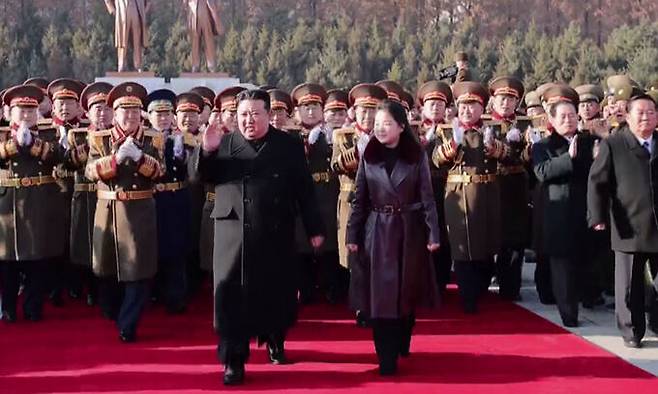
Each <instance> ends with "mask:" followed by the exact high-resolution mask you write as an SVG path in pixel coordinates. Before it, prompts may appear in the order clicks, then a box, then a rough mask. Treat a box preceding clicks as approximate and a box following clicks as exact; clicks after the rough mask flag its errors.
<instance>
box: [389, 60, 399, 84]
mask: <svg viewBox="0 0 658 394" xmlns="http://www.w3.org/2000/svg"><path fill="white" fill-rule="evenodd" d="M402 78H403V69H402V65H401V64H400V61H398V59H395V61H393V64H392V65H391V68H390V69H389V70H388V72H387V73H386V79H392V80H393V81H401V80H402Z"/></svg>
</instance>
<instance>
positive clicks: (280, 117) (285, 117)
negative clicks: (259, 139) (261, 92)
mask: <svg viewBox="0 0 658 394" xmlns="http://www.w3.org/2000/svg"><path fill="white" fill-rule="evenodd" d="M267 93H268V94H269V95H270V123H271V124H272V126H273V127H275V128H277V129H279V130H284V131H287V130H288V127H289V126H290V114H291V113H292V99H291V98H290V95H289V94H288V93H286V92H284V91H283V90H281V89H270V90H268V91H267Z"/></svg>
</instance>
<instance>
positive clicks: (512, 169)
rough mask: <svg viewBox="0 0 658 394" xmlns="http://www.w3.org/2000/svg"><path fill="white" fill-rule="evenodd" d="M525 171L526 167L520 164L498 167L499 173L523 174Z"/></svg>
mask: <svg viewBox="0 0 658 394" xmlns="http://www.w3.org/2000/svg"><path fill="white" fill-rule="evenodd" d="M523 173H525V167H524V166H522V165H518V166H501V167H500V168H498V175H514V174H523Z"/></svg>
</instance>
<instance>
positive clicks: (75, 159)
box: [65, 82, 114, 315]
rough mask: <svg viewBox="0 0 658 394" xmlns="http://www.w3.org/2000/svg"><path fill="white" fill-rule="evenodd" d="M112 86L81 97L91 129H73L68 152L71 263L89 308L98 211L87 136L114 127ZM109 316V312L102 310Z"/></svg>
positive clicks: (101, 85) (94, 292)
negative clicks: (71, 176)
mask: <svg viewBox="0 0 658 394" xmlns="http://www.w3.org/2000/svg"><path fill="white" fill-rule="evenodd" d="M111 89H112V85H110V84H109V83H107V82H96V83H92V84H91V85H89V86H87V87H86V88H85V89H84V90H83V91H82V93H81V94H80V105H81V107H82V109H83V110H84V111H85V112H86V114H87V118H88V119H89V121H90V123H89V126H88V127H80V128H73V129H70V130H69V131H68V138H67V139H68V150H67V151H66V154H65V166H66V167H67V168H68V169H70V170H73V171H75V175H74V181H75V183H74V185H73V196H72V201H71V232H70V251H71V253H70V260H71V263H72V264H73V266H74V267H75V268H77V274H78V278H79V279H78V280H77V282H78V283H79V288H78V289H76V290H80V291H82V288H83V287H84V286H85V285H86V286H87V290H88V292H87V304H88V305H89V306H93V305H95V304H96V301H97V296H98V284H97V279H96V277H95V276H94V274H93V271H92V264H91V261H92V245H93V239H92V237H93V231H94V212H95V210H96V184H95V183H93V182H91V181H89V180H88V179H87V177H86V176H85V167H86V165H87V159H88V158H89V143H88V133H89V132H94V131H99V130H106V129H109V128H110V127H112V118H113V116H114V114H113V111H112V108H110V107H109V106H108V105H107V103H106V99H107V94H108V93H109V92H110V90H111ZM103 312H104V314H105V315H108V313H107V311H106V310H103Z"/></svg>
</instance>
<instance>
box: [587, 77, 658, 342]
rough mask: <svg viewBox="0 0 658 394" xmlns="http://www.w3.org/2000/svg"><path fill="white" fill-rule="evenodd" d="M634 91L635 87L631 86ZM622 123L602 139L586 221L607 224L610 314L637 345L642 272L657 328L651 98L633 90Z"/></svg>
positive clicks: (657, 225)
mask: <svg viewBox="0 0 658 394" xmlns="http://www.w3.org/2000/svg"><path fill="white" fill-rule="evenodd" d="M634 90H635V89H634ZM626 120H627V124H626V125H623V126H622V127H620V129H618V130H617V131H616V132H615V133H614V134H612V135H611V136H610V137H608V138H607V139H605V140H603V141H602V142H601V144H600V147H599V153H598V156H597V158H596V160H595V161H594V164H593V165H592V169H591V172H590V175H589V185H588V190H587V198H588V208H589V224H590V225H591V226H592V227H594V229H595V230H599V231H603V230H605V229H606V226H608V225H609V226H610V227H611V244H612V249H613V250H614V251H615V315H616V318H617V327H618V328H619V330H620V331H621V335H622V337H623V339H624V344H625V345H626V346H628V347H641V345H642V342H641V341H642V338H643V337H644V332H645V330H646V320H645V313H644V312H645V299H644V298H645V292H644V283H645V282H644V277H645V276H644V273H645V266H646V262H647V261H649V264H650V267H651V274H652V277H653V287H654V289H652V292H651V294H652V299H651V300H648V301H649V302H648V303H647V304H649V305H651V307H650V320H649V324H650V326H651V327H652V329H653V330H654V331H655V330H656V329H657V328H658V302H656V289H658V277H657V276H656V274H657V273H658V216H657V211H658V160H656V157H657V155H658V147H657V146H656V143H658V133H657V132H656V130H655V129H656V124H657V122H658V121H657V115H656V103H655V102H654V101H653V99H652V98H651V97H650V96H648V95H646V94H644V92H641V91H637V90H635V92H634V94H633V95H632V97H631V99H630V100H629V105H628V115H627V117H626Z"/></svg>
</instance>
